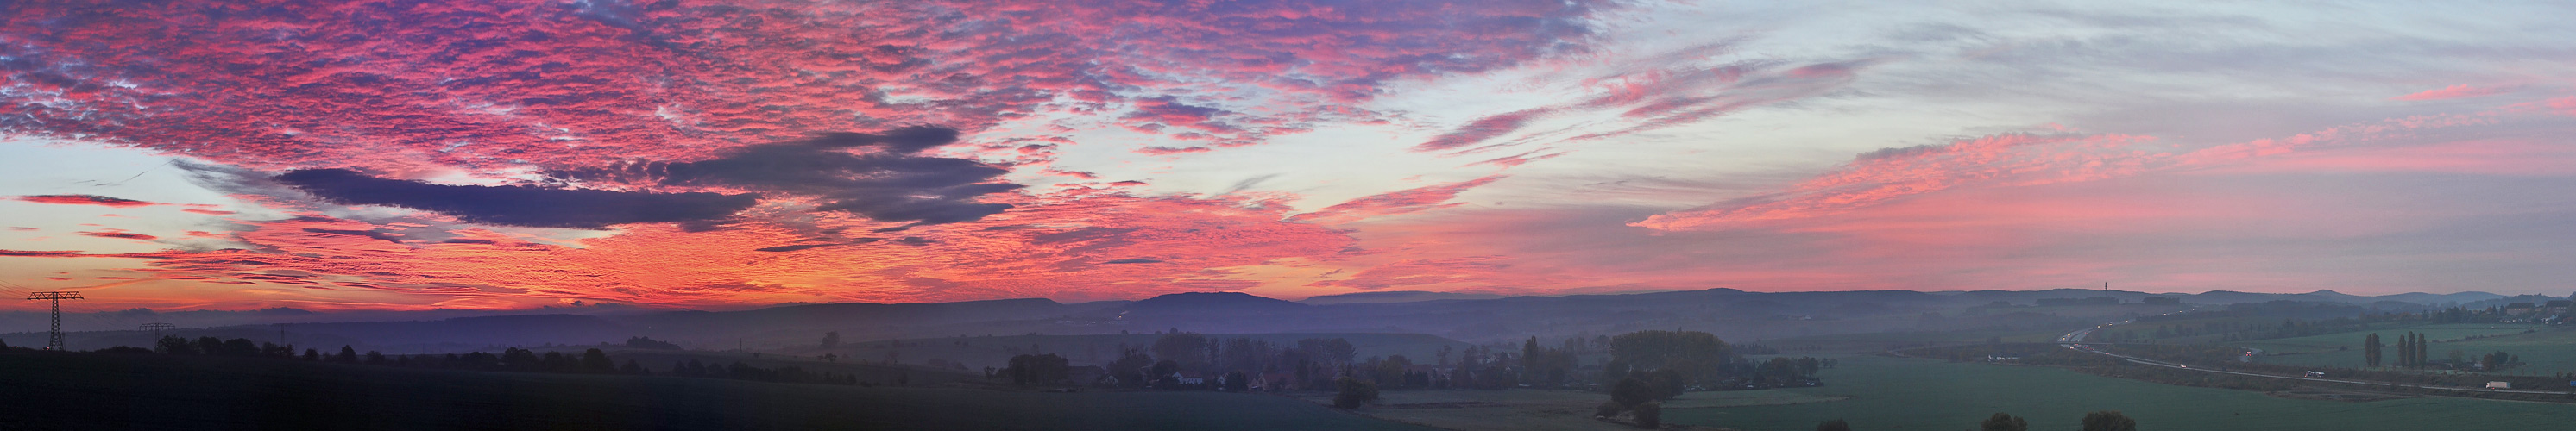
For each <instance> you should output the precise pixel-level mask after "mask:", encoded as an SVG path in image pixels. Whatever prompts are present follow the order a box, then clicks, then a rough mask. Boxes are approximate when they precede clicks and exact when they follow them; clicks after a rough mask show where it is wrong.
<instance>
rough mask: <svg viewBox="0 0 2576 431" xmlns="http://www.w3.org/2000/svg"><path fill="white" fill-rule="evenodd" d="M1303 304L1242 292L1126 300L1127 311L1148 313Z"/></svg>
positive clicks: (1272, 309) (1250, 309) (1241, 310)
mask: <svg viewBox="0 0 2576 431" xmlns="http://www.w3.org/2000/svg"><path fill="white" fill-rule="evenodd" d="M1306 307H1307V305H1306V304H1299V303H1295V302H1288V301H1283V300H1278V299H1271V298H1264V297H1259V296H1252V295H1250V294H1246V293H1243V292H1189V293H1174V294H1169V295H1163V296H1156V297H1152V298H1145V299H1143V300H1139V301H1136V302H1131V303H1128V304H1127V306H1126V309H1127V311H1132V312H1138V313H1148V314H1216V313H1246V312H1249V313H1271V312H1280V311H1289V310H1298V309H1303V308H1306Z"/></svg>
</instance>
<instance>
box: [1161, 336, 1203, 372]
mask: <svg viewBox="0 0 2576 431" xmlns="http://www.w3.org/2000/svg"><path fill="white" fill-rule="evenodd" d="M1207 352H1208V338H1207V336H1206V335H1200V334H1198V333H1195V332H1172V333H1165V334H1163V336H1161V337H1155V338H1154V358H1155V359H1162V360H1166V361H1172V362H1177V363H1180V364H1181V367H1182V368H1185V369H1198V368H1199V366H1200V365H1201V364H1206V363H1207V362H1208V354H1207Z"/></svg>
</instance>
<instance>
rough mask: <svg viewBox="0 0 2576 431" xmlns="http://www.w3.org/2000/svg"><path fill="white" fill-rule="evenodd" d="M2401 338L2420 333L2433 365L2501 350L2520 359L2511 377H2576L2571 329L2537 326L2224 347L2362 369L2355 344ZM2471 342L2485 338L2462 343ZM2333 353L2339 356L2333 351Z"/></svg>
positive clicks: (2277, 359) (2285, 360) (2432, 329)
mask: <svg viewBox="0 0 2576 431" xmlns="http://www.w3.org/2000/svg"><path fill="white" fill-rule="evenodd" d="M2525 331H2534V332H2532V333H2528V334H2525V333H2523V332H2525ZM2407 332H2416V333H2421V334H2425V335H2426V336H2427V337H2429V338H2431V339H2432V340H2433V345H2432V346H2430V347H2429V348H2428V349H2427V350H2428V351H2429V352H2430V353H2431V354H2432V355H2433V358H2434V359H2443V358H2448V357H2449V356H2450V352H2451V351H2452V350H2459V351H2461V353H2463V354H2466V355H2476V354H2484V353H2488V352H2494V351H2498V350H2502V351H2505V352H2510V353H2513V354H2515V355H2520V356H2522V360H2523V362H2524V363H2525V364H2526V365H2524V366H2523V367H2520V368H2515V369H2512V370H2509V371H2511V372H2514V373H2520V374H2528V373H2535V372H2536V373H2542V374H2551V373H2561V372H2570V371H2576V329H2572V328H2564V327H2559V328H2552V327H2547V326H2542V325H2521V324H2444V325H2423V326H2415V327H2407V328H2397V329H2387V330H2377V331H2357V332H2344V333H2335V334H2326V335H2317V336H2308V337H2298V338H2281V339H2272V340H2255V341H2240V342H2231V343H2226V344H2228V345H2232V346H2238V347H2251V348H2256V349H2263V352H2264V354H2265V355H2264V356H2262V357H2260V358H2257V359H2256V360H2258V361H2262V362H2266V363H2275V364H2289V365H2317V366H2336V367H2346V368H2361V367H2362V366H2363V365H2365V361H2364V360H2363V358H2362V352H2361V340H2362V338H2363V337H2364V336H2367V335H2369V334H2372V333H2377V334H2379V336H2380V339H2381V340H2383V342H2385V343H2388V344H2389V345H2390V346H2395V345H2396V343H2397V342H2396V340H2397V335H2399V334H2405V333H2407ZM2477 336H2483V337H2487V338H2479V339H2474V340H2462V339H2463V338H2468V337H2477ZM2452 340H2460V341H2452ZM2338 348H2342V349H2343V350H2337V349H2338ZM2393 348H2394V347H2392V349H2393ZM2391 352H2394V350H2391Z"/></svg>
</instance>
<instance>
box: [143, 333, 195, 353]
mask: <svg viewBox="0 0 2576 431" xmlns="http://www.w3.org/2000/svg"><path fill="white" fill-rule="evenodd" d="M152 350H153V351H157V352H161V353H167V354H172V355H194V354H197V353H198V352H197V345H196V344H190V343H188V339H186V338H179V336H177V335H164V336H162V337H161V341H160V342H156V343H152Z"/></svg>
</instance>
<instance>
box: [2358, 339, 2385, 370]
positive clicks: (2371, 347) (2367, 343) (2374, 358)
mask: <svg viewBox="0 0 2576 431" xmlns="http://www.w3.org/2000/svg"><path fill="white" fill-rule="evenodd" d="M2380 347H2382V346H2381V345H2380V344H2379V334H2370V335H2369V336H2366V337H2361V359H2362V362H2364V363H2367V364H2370V365H2369V366H2371V367H2378V366H2379V358H2380Z"/></svg>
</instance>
